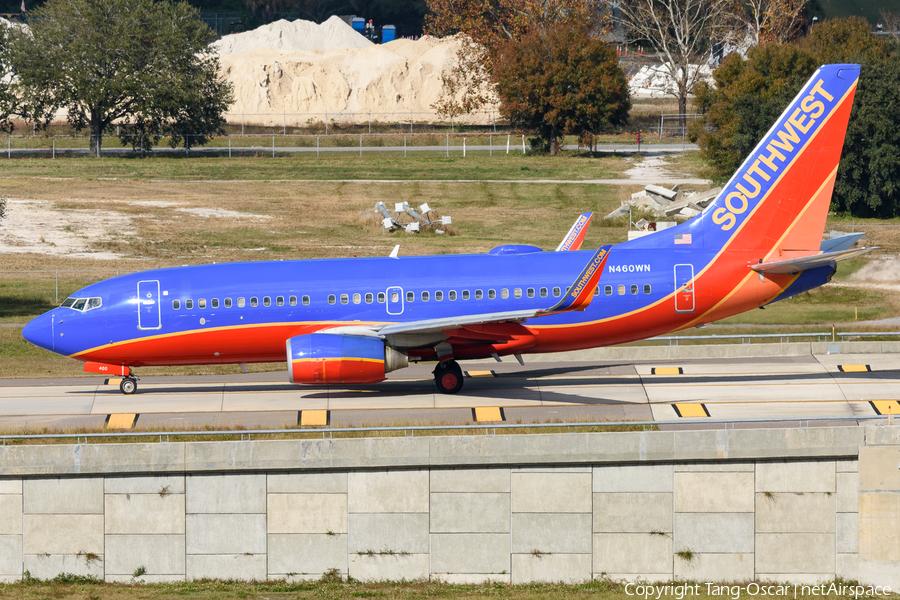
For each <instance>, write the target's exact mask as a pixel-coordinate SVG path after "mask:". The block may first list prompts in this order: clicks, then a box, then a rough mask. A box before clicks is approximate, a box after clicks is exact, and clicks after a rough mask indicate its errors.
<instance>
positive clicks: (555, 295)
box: [553, 287, 562, 298]
mask: <svg viewBox="0 0 900 600" xmlns="http://www.w3.org/2000/svg"><path fill="white" fill-rule="evenodd" d="M560 293H562V292H561V290H560V289H559V288H558V287H555V288H553V297H554V298H559V295H560Z"/></svg>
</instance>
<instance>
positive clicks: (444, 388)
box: [434, 360, 463, 394]
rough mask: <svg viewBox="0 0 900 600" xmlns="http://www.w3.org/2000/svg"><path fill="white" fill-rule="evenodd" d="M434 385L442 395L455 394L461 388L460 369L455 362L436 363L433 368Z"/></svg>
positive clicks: (461, 375) (461, 377)
mask: <svg viewBox="0 0 900 600" xmlns="http://www.w3.org/2000/svg"><path fill="white" fill-rule="evenodd" d="M434 383H435V384H436V385H437V388H438V390H440V391H441V393H442V394H455V393H456V392H458V391H459V390H461V389H462V387H463V374H462V369H460V368H459V363H457V362H456V361H455V360H448V361H446V362H442V363H438V366H437V367H435V368H434Z"/></svg>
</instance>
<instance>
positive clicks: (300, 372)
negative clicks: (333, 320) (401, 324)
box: [286, 333, 409, 384]
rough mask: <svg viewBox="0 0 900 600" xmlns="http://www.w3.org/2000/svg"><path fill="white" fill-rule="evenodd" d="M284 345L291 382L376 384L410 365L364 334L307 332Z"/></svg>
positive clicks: (405, 359) (378, 341) (382, 343)
mask: <svg viewBox="0 0 900 600" xmlns="http://www.w3.org/2000/svg"><path fill="white" fill-rule="evenodd" d="M286 346H287V363H288V373H289V375H290V380H291V383H320V384H328V383H377V382H379V381H384V379H385V374H387V373H390V372H391V371H394V370H396V369H402V368H404V367H406V366H407V365H408V364H409V362H408V359H407V356H406V355H405V354H403V353H401V352H397V351H396V350H394V349H393V348H390V347H389V346H387V345H385V343H384V340H382V339H381V338H377V337H369V336H364V335H346V334H332V333H310V334H308V335H298V336H296V337H292V338H290V339H289V340H288V341H287V344H286Z"/></svg>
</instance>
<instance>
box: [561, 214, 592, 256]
mask: <svg viewBox="0 0 900 600" xmlns="http://www.w3.org/2000/svg"><path fill="white" fill-rule="evenodd" d="M593 215H594V213H592V212H586V213H583V214H582V215H581V216H580V217H578V218H577V219H576V220H575V224H574V225H572V228H571V229H569V233H567V234H566V237H564V238H563V241H561V242H560V243H559V246H557V247H556V251H557V252H566V251H568V250H579V249H581V244H582V242H584V235H585V234H586V233H587V228H588V225H590V224H591V217H592V216H593Z"/></svg>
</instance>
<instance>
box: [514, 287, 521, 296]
mask: <svg viewBox="0 0 900 600" xmlns="http://www.w3.org/2000/svg"><path fill="white" fill-rule="evenodd" d="M521 297H522V288H516V289H514V290H513V298H521Z"/></svg>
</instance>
